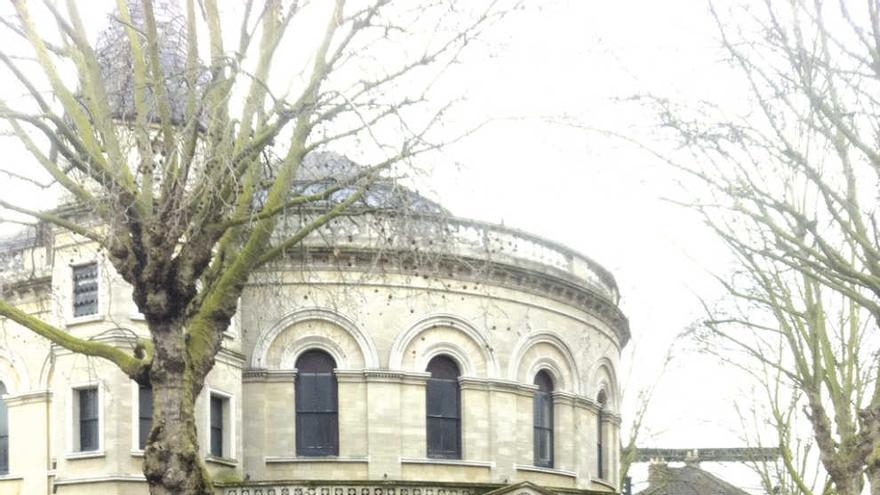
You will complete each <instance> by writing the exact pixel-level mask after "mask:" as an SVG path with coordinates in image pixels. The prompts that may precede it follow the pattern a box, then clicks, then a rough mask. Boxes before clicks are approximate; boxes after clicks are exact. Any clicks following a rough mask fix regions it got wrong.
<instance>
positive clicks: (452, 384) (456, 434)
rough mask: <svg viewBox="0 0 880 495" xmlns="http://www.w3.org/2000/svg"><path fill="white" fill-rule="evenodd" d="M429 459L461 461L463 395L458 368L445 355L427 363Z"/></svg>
mask: <svg viewBox="0 0 880 495" xmlns="http://www.w3.org/2000/svg"><path fill="white" fill-rule="evenodd" d="M427 371H428V373H431V377H430V378H428V397H427V401H426V406H427V413H428V418H427V426H428V457H432V458H436V459H461V394H460V392H459V387H458V377H459V375H460V373H459V370H458V365H457V364H455V361H453V360H452V359H450V358H448V357H446V356H437V357H435V358H433V359H431V361H430V362H429V363H428V369H427Z"/></svg>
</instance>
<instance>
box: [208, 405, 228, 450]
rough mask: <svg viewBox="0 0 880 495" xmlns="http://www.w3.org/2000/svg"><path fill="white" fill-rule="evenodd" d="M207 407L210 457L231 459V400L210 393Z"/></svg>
mask: <svg viewBox="0 0 880 495" xmlns="http://www.w3.org/2000/svg"><path fill="white" fill-rule="evenodd" d="M210 397H211V398H210V401H209V402H210V404H209V405H208V408H209V410H208V414H209V418H208V426H209V427H210V428H209V436H210V438H209V443H208V446H209V449H208V454H209V455H211V456H212V457H222V458H224V459H231V458H232V457H233V451H232V427H231V421H232V410H231V400H230V397H229V396H227V395H222V394H219V393H211V396H210Z"/></svg>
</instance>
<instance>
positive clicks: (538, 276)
mask: <svg viewBox="0 0 880 495" xmlns="http://www.w3.org/2000/svg"><path fill="white" fill-rule="evenodd" d="M407 254H408V253H407V251H400V250H397V251H395V250H389V249H383V250H370V249H363V248H360V249H358V248H344V249H343V248H339V247H335V246H333V247H326V246H309V247H308V249H307V250H297V251H296V252H294V253H291V254H290V258H289V260H290V261H292V262H293V263H294V264H296V265H297V266H302V265H303V264H306V265H308V266H309V267H311V268H312V269H327V270H333V271H355V272H360V273H363V272H375V271H377V270H378V271H379V272H380V273H385V274H399V275H413V274H414V273H415V274H416V275H422V276H426V275H431V276H433V277H437V278H454V279H455V280H460V281H467V282H476V283H485V282H491V283H492V284H493V285H496V286H499V287H503V288H507V289H512V290H516V291H524V292H528V293H530V294H534V295H537V296H541V297H547V298H549V299H553V300H556V301H559V302H561V303H563V304H567V305H569V306H572V307H575V308H579V309H581V310H583V311H585V312H587V313H590V314H592V315H594V316H596V317H597V318H599V319H601V320H603V321H604V322H605V323H606V324H607V325H608V326H609V328H611V329H612V330H613V332H614V334H615V336H616V337H617V341H618V342H619V343H620V346H621V347H623V346H625V345H626V343H627V342H629V338H630V331H629V321H628V320H627V318H626V316H624V314H623V312H621V311H620V309H619V308H618V307H617V305H616V304H615V303H614V302H612V301H611V300H609V299H608V298H607V297H605V296H603V295H601V294H599V293H598V292H597V291H596V290H594V289H592V288H590V287H588V286H587V285H586V284H584V283H581V282H579V281H578V280H577V278H576V277H574V276H572V275H568V274H562V273H560V272H559V271H558V270H553V269H548V270H540V269H538V267H536V266H534V264H527V265H528V266H519V265H514V264H506V263H499V262H495V261H489V260H484V259H479V258H469V257H457V256H450V255H443V254H438V255H436V256H434V257H429V258H428V259H426V260H425V264H424V265H420V264H417V263H416V262H415V261H413V257H412V256H407ZM396 257H400V258H402V259H406V260H407V262H399V261H397V260H396ZM342 260H344V263H343V262H342ZM475 266H476V267H479V268H478V269H475V268H474V267H475ZM377 267H378V268H377ZM450 274H451V275H450Z"/></svg>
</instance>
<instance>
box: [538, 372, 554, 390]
mask: <svg viewBox="0 0 880 495" xmlns="http://www.w3.org/2000/svg"><path fill="white" fill-rule="evenodd" d="M535 385H537V386H538V390H540V391H541V392H552V391H553V379H552V378H550V374H549V373H547V372H546V371H539V372H538V374H537V375H535Z"/></svg>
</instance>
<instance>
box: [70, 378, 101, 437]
mask: <svg viewBox="0 0 880 495" xmlns="http://www.w3.org/2000/svg"><path fill="white" fill-rule="evenodd" d="M76 396H77V408H78V409H77V416H78V418H77V422H78V426H79V449H77V450H79V451H80V452H87V451H91V450H98V448H99V445H98V433H99V432H98V428H99V426H100V424H99V417H98V415H99V414H100V412H99V408H98V387H89V388H80V389H77V390H76Z"/></svg>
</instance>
